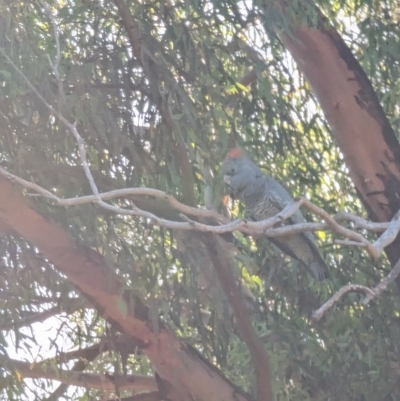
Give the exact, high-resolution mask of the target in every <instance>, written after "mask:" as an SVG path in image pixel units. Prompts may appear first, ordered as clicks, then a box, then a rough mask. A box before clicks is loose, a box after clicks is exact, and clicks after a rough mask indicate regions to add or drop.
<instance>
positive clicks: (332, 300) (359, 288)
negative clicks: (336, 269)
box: [311, 259, 400, 323]
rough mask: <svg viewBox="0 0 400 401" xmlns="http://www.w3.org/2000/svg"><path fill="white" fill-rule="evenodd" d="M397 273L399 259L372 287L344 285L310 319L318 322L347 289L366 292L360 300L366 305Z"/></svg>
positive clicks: (399, 272)
mask: <svg viewBox="0 0 400 401" xmlns="http://www.w3.org/2000/svg"><path fill="white" fill-rule="evenodd" d="M399 275H400V259H399V260H398V262H397V263H396V264H395V265H394V267H393V269H392V270H391V271H390V273H389V274H388V275H387V276H386V277H385V278H384V279H383V280H382V281H380V282H379V283H378V284H377V285H376V286H375V287H374V288H369V287H366V286H364V285H359V284H348V285H345V286H344V287H342V288H341V289H340V290H339V291H338V292H336V293H335V294H334V295H333V296H332V297H331V298H329V299H328V301H326V302H325V303H324V304H323V305H322V306H321V307H320V308H319V309H317V310H316V311H315V312H314V313H313V314H312V316H311V321H312V322H314V323H315V322H318V321H319V320H320V319H321V318H322V316H323V315H324V314H325V312H326V311H327V310H329V309H330V308H332V306H333V305H335V303H336V302H338V301H339V300H340V299H341V298H342V297H343V295H344V294H346V293H348V292H349V291H355V292H362V293H364V294H366V295H365V297H364V298H363V300H362V301H361V305H368V303H369V302H370V301H372V300H373V299H375V298H376V297H378V296H379V295H381V294H382V292H383V291H385V290H386V289H387V287H388V286H389V285H390V284H391V283H393V281H395V280H396V278H397V277H398V276H399Z"/></svg>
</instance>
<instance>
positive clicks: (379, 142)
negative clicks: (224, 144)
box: [280, 13, 400, 264]
mask: <svg viewBox="0 0 400 401" xmlns="http://www.w3.org/2000/svg"><path fill="white" fill-rule="evenodd" d="M319 19H320V20H319V23H318V28H310V27H307V26H292V31H293V36H292V35H287V34H284V33H282V32H280V37H281V39H282V42H283V44H284V45H285V47H286V48H287V49H288V50H289V51H290V53H291V54H292V56H293V58H294V59H295V60H296V62H297V64H298V66H299V68H300V69H301V70H302V71H303V73H304V75H305V76H306V78H307V80H308V81H309V82H310V84H311V86H312V88H313V91H314V93H315V95H316V97H317V98H318V100H319V102H320V104H321V107H322V109H323V111H324V114H325V117H326V119H327V121H328V123H329V125H330V127H331V130H332V134H333V136H334V138H335V139H336V141H337V144H338V146H339V148H340V150H341V152H342V153H343V156H344V160H345V163H346V165H347V167H348V169H349V172H350V177H351V179H352V181H353V182H354V185H355V187H356V190H357V192H358V194H359V196H360V199H361V201H362V203H363V204H364V206H365V208H366V209H367V211H368V214H369V216H370V218H371V219H372V220H374V221H381V222H383V221H388V220H390V219H391V218H392V217H393V215H394V214H395V213H396V212H397V211H398V210H399V208H400V144H399V142H398V140H397V138H396V136H395V133H394V131H393V129H392V127H391V126H390V123H389V121H388V119H387V117H386V115H385V113H384V111H383V109H382V107H381V105H380V104H379V100H378V98H377V95H376V93H375V91H374V89H373V87H372V84H371V82H370V81H369V79H368V77H367V75H366V74H365V72H364V70H363V69H362V68H361V66H360V64H359V63H358V61H357V60H356V58H355V57H354V55H353V54H352V52H351V50H350V49H349V48H348V46H347V45H346V44H345V43H344V41H343V39H342V38H341V37H340V35H339V34H338V32H336V31H335V29H333V28H332V27H331V26H330V25H329V23H328V21H327V20H326V18H325V17H324V16H323V15H322V14H321V13H319ZM386 251H387V254H388V256H389V259H390V261H391V263H392V264H395V263H396V262H397V260H398V259H399V257H400V241H399V238H398V239H397V240H396V242H395V243H393V244H392V245H391V246H390V247H388V248H387V249H386Z"/></svg>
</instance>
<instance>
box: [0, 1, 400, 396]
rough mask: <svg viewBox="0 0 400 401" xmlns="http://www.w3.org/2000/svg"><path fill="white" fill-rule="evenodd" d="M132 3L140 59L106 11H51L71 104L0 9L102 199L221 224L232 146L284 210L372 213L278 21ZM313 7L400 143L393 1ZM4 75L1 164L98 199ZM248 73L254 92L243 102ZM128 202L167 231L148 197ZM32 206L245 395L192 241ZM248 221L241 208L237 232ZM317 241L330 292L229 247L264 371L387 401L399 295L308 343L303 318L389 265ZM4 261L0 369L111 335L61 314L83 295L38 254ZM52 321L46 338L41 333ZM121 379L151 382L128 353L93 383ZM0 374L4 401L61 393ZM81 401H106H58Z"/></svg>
mask: <svg viewBox="0 0 400 401" xmlns="http://www.w3.org/2000/svg"><path fill="white" fill-rule="evenodd" d="M126 3H127V4H129V8H130V10H131V13H132V15H133V17H134V19H135V22H136V23H137V24H139V26H140V43H141V57H142V59H138V57H137V56H135V55H134V54H133V50H132V48H131V46H130V44H129V41H128V38H127V32H126V30H125V28H124V24H123V22H122V19H121V18H122V16H121V14H120V12H119V10H118V8H117V7H116V6H115V5H114V4H113V3H111V2H103V1H100V0H97V1H93V2H87V1H84V0H81V1H75V2H72V1H51V2H48V4H49V6H50V7H51V10H52V12H53V13H54V15H55V17H56V23H57V25H58V29H59V32H60V38H59V39H60V49H61V60H60V64H59V73H60V77H61V80H62V82H63V91H64V93H65V97H63V96H61V95H60V92H59V86H58V83H57V80H56V77H55V76H54V74H53V72H52V70H51V67H50V65H49V61H48V58H47V55H49V56H50V58H51V59H52V60H54V59H55V56H56V50H57V47H56V44H55V37H54V31H53V26H52V23H51V20H50V19H49V16H48V14H47V13H46V12H45V8H44V6H43V4H42V3H41V2H40V1H37V2H36V1H35V2H30V1H26V2H25V1H19V2H7V1H2V2H1V3H0V9H1V18H0V33H1V34H0V40H1V47H2V48H4V50H5V52H6V54H7V55H9V57H10V58H11V59H12V60H13V62H14V63H15V64H16V65H18V66H19V67H20V68H21V70H22V71H23V73H24V74H25V75H26V77H27V78H28V79H29V80H30V81H31V82H32V83H33V85H34V86H35V87H36V88H37V89H38V91H39V92H40V93H41V94H42V95H43V97H44V98H45V99H46V100H47V101H48V102H49V103H50V104H52V105H53V106H54V107H56V108H58V110H60V112H61V113H62V114H63V115H64V116H65V117H66V118H68V119H69V120H70V121H77V128H78V130H79V132H80V134H81V135H82V137H83V138H84V140H85V142H86V147H87V156H88V160H89V162H90V167H91V169H92V172H93V174H94V177H95V179H96V183H97V185H98V187H99V189H100V190H101V191H107V190H111V189H117V188H124V187H137V186H145V187H150V188H158V189H161V190H165V191H167V192H168V193H171V194H173V195H174V196H175V197H176V198H177V199H179V200H181V201H182V202H184V203H188V204H190V203H193V204H195V205H202V206H203V205H205V204H206V205H207V206H208V207H210V205H211V206H212V207H215V208H216V209H217V210H219V211H223V209H224V206H223V202H222V193H223V187H222V184H221V177H220V176H219V166H220V163H221V161H222V159H223V157H224V155H225V153H226V151H227V150H228V148H229V147H231V146H233V145H234V144H239V145H240V146H242V147H243V148H245V149H246V150H247V152H248V153H249V155H251V157H252V158H253V160H254V161H255V162H257V163H258V164H259V165H260V166H261V167H262V168H263V169H264V170H265V171H266V172H267V173H268V174H271V175H273V176H274V177H277V178H279V179H281V180H282V181H283V182H284V183H285V185H286V186H287V187H288V188H289V189H290V190H291V191H292V192H293V193H294V194H306V196H307V197H308V198H310V199H311V200H312V201H313V202H315V203H317V204H319V205H320V206H321V207H323V208H324V209H325V210H327V211H329V212H330V213H331V214H334V213H335V212H337V211H339V210H340V211H349V212H352V213H355V214H357V215H364V211H363V208H362V206H361V204H360V202H359V200H358V198H357V194H356V193H355V191H354V189H353V186H352V183H351V181H350V178H349V176H348V171H347V169H346V167H345V165H344V161H343V157H342V155H341V154H340V152H339V151H338V149H337V146H336V144H335V142H334V141H333V139H332V138H331V136H330V131H329V127H328V126H327V123H326V121H325V119H324V117H323V114H322V111H321V108H320V106H319V105H318V103H317V100H316V99H315V97H314V96H313V93H312V91H311V88H310V86H309V85H308V83H307V82H306V81H305V80H304V78H303V77H302V75H301V74H300V73H299V71H298V69H297V67H296V66H295V65H294V62H293V60H292V59H291V57H290V56H289V54H288V53H287V51H286V50H285V49H284V48H283V47H282V45H281V43H280V41H279V39H278V37H277V36H276V34H275V33H274V31H273V29H272V28H273V24H275V23H282V21H281V18H282V17H281V16H280V14H279V13H278V12H277V11H274V10H273V9H272V10H271V14H270V15H267V16H266V17H265V18H264V16H262V15H261V12H260V10H259V8H258V6H257V4H256V2H255V3H254V4H253V3H251V2H238V3H237V2H232V1H228V0H227V1H217V0H196V1H184V2H180V1H172V2H166V1H161V2H156V1H151V0H143V1H131V2H128V1H127V2H126ZM344 3H346V4H344ZM317 5H318V6H319V7H320V8H321V9H322V10H323V11H324V12H325V13H326V15H328V16H329V18H330V19H331V20H332V23H334V24H335V26H336V27H337V28H338V29H339V30H341V32H342V34H343V35H344V37H345V39H346V40H347V41H348V44H349V45H350V47H351V48H352V50H353V51H354V53H355V54H356V56H357V58H358V59H359V61H360V63H361V64H362V66H363V68H364V69H365V71H366V73H367V74H368V76H369V77H370V79H371V80H372V82H373V85H374V88H375V89H376V91H377V93H378V96H379V97H380V100H381V103H382V105H383V107H384V110H385V112H386V113H387V115H388V117H389V119H390V122H391V124H392V126H393V127H394V128H395V130H397V132H399V126H400V112H399V106H398V104H396V100H397V99H398V97H399V92H400V78H399V77H400V76H399V71H400V69H399V61H398V60H399V54H400V39H399V38H400V35H399V34H398V33H399V32H398V31H399V29H400V28H399V26H400V24H399V23H398V22H399V15H400V9H399V5H398V4H396V2H392V1H389V0H388V1H385V2H376V1H370V0H364V1H362V2H361V1H354V2H337V1H325V0H321V1H320V2H318V4H317ZM303 12H305V13H307V9H306V11H303ZM382 13H383V14H384V17H383V18H382ZM396 33H397V34H396ZM2 60H3V63H2V66H1V67H0V80H1V86H0V122H1V130H2V135H1V136H0V146H1V153H0V161H1V166H2V167H5V168H7V169H8V170H9V171H10V172H13V173H14V174H16V175H19V176H21V177H24V178H25V179H27V180H32V181H34V182H36V183H38V184H39V185H41V186H43V187H45V188H47V189H49V190H51V191H53V192H54V193H56V194H57V196H60V197H65V198H68V197H76V196H82V195H84V194H90V193H91V190H90V187H89V184H88V182H87V180H86V178H85V176H84V172H83V169H82V168H81V161H80V157H79V153H78V151H77V144H76V141H75V139H74V138H73V137H72V135H71V134H70V132H69V131H68V130H67V129H66V128H65V126H63V124H62V123H61V122H60V121H59V120H58V119H57V118H55V117H54V116H53V115H52V114H51V113H50V112H49V110H48V109H47V108H46V107H45V105H44V104H43V103H42V102H41V101H40V100H39V99H38V98H37V96H36V95H35V94H34V93H33V92H32V91H31V90H30V88H29V87H28V86H27V85H26V83H25V82H24V81H23V79H22V78H21V76H20V75H18V74H17V73H16V71H15V70H14V69H13V68H12V67H11V66H10V65H9V64H8V63H7V62H6V61H5V59H2ZM251 72H253V73H254V74H255V76H256V78H257V79H255V80H253V81H252V82H251V84H250V85H247V84H246V83H245V84H243V83H242V82H243V81H242V80H243V79H244V77H246V76H247V75H248V74H249V73H251ZM182 148H183V149H185V152H183V153H182ZM186 158H187V159H186ZM187 166H189V169H188V168H187ZM193 199H194V202H192V200H193ZM133 201H134V202H136V205H137V206H138V207H142V208H147V210H149V211H151V212H152V213H155V214H157V215H159V216H163V217H166V218H169V219H172V220H174V219H179V215H177V213H176V212H175V211H173V210H171V209H170V208H169V207H168V206H167V205H166V204H164V203H162V202H159V201H156V200H155V199H143V198H140V199H139V198H135V199H133ZM31 202H32V203H33V204H34V206H35V208H36V209H37V210H39V211H40V212H41V213H42V214H44V215H46V216H47V217H48V218H49V219H53V220H55V221H57V223H58V224H59V225H61V226H62V227H64V228H65V229H67V230H68V232H69V233H70V235H71V236H72V237H73V238H74V240H75V241H76V242H79V243H82V244H85V245H86V246H87V247H88V248H92V249H93V250H96V251H98V252H99V253H100V254H101V255H103V256H104V257H105V258H106V259H107V261H108V262H109V265H110V266H112V268H113V269H115V270H116V272H117V273H118V275H119V276H120V277H121V278H122V279H123V282H124V284H125V286H126V288H127V289H130V290H132V291H133V292H134V293H135V294H137V295H138V296H139V297H140V298H141V299H142V300H143V301H145V303H146V304H147V305H149V306H150V313H151V315H152V321H153V322H154V324H155V325H156V324H158V323H157V317H158V316H160V315H161V316H162V318H163V319H164V320H165V321H166V322H167V323H168V324H169V325H170V327H171V328H172V329H173V330H174V331H175V332H176V333H177V334H178V335H179V337H181V338H183V339H185V341H186V342H187V343H189V344H191V345H192V346H193V347H194V348H196V349H197V350H198V351H199V352H200V353H201V354H202V355H203V356H204V357H205V358H207V359H208V360H209V361H212V362H213V363H214V364H215V365H216V366H217V367H218V368H220V369H221V371H222V372H223V373H224V375H226V376H227V377H228V378H230V379H231V380H232V381H233V382H234V383H235V384H236V385H238V386H241V387H242V388H243V389H244V390H246V391H248V392H250V393H254V389H253V388H254V383H253V382H252V378H251V377H252V366H251V363H250V360H249V355H248V351H247V349H246V347H245V346H244V344H243V342H242V341H241V340H240V338H239V336H238V333H237V330H236V327H235V322H234V321H233V319H232V316H231V311H230V307H229V305H228V304H227V301H226V299H225V297H224V296H223V295H222V293H221V290H220V288H219V286H218V283H217V280H216V277H215V273H214V272H213V271H212V268H211V267H210V263H209V260H208V259H207V255H206V254H205V249H204V248H202V247H201V246H199V244H197V243H196V241H195V239H194V237H192V235H191V233H190V232H189V233H183V234H182V233H181V232H174V231H169V230H166V229H163V228H160V227H158V226H155V225H153V224H152V223H151V222H150V221H149V220H146V219H144V218H131V217H129V218H128V217H124V216H116V215H112V214H110V213H108V212H106V211H104V210H102V209H100V208H99V207H96V206H95V205H89V206H88V205H86V206H78V207H71V208H61V207H58V206H55V205H52V204H51V202H48V201H46V200H44V199H42V198H37V197H33V198H32V199H31ZM120 204H121V205H123V201H121V203H120ZM241 213H242V210H241V207H240V205H237V204H234V208H233V214H234V215H238V214H239V215H240V214H241ZM308 217H310V218H311V216H310V215H308ZM318 237H319V245H320V247H321V249H322V251H323V253H324V254H325V256H326V260H327V262H328V264H329V266H330V271H331V275H332V277H331V280H329V281H328V282H324V283H322V284H317V283H315V282H313V281H312V280H311V278H310V277H309V276H307V275H306V274H304V270H302V269H300V268H298V266H297V264H296V263H295V262H292V261H290V260H289V259H286V258H282V256H281V255H280V253H277V252H275V251H274V250H273V249H272V248H269V249H268V252H267V254H266V256H265V255H263V256H260V255H259V252H258V251H257V250H256V249H255V248H254V244H253V243H252V241H251V240H250V239H249V238H245V237H243V236H242V235H236V237H235V238H236V239H235V240H234V241H233V245H232V246H236V247H237V249H238V251H237V261H238V267H239V268H238V271H237V273H238V274H240V275H241V279H242V282H243V283H244V284H246V286H247V287H248V288H249V289H250V290H251V294H252V297H249V299H248V306H249V310H250V311H251V315H252V318H253V323H254V327H255V328H256V330H257V332H258V333H259V335H260V337H261V338H262V340H263V341H264V343H265V347H266V349H267V350H268V351H269V354H270V357H271V363H272V365H273V374H274V389H275V392H276V398H277V400H314V399H315V400H343V399H347V400H355V401H356V400H357V401H362V400H376V399H382V400H383V399H385V400H390V399H393V400H395V399H397V398H398V397H399V391H400V390H399V388H398V386H397V383H398V380H399V379H398V377H399V373H398V372H399V371H398V368H397V367H396V366H397V365H396V364H397V362H396V361H397V359H398V355H399V352H400V350H399V344H400V328H399V325H398V320H399V313H398V310H399V306H400V305H399V298H398V295H397V294H396V293H394V291H391V290H389V291H388V292H387V293H384V294H383V295H382V296H381V297H380V298H379V300H377V302H376V303H374V304H371V305H370V306H368V307H365V308H362V307H360V306H358V305H359V303H358V301H359V300H360V295H354V294H349V295H347V296H346V297H345V298H344V299H343V300H342V301H341V302H340V303H339V304H338V306H337V307H336V308H335V309H333V310H331V311H330V312H329V313H328V314H327V316H326V317H325V318H324V320H323V321H321V322H320V323H318V324H316V325H314V326H310V324H309V319H308V318H309V313H310V312H311V311H312V310H313V309H315V308H316V307H318V306H319V305H321V304H322V303H323V302H324V301H325V300H326V299H327V298H328V297H329V295H331V294H332V293H333V292H335V291H336V290H337V289H339V288H340V287H341V286H342V285H344V284H346V283H348V282H354V283H359V284H365V285H368V286H373V285H374V284H375V283H377V282H378V281H379V280H380V279H381V278H382V277H383V276H384V275H385V274H387V272H388V271H389V266H388V264H387V263H386V262H385V260H383V259H381V260H379V261H378V262H377V263H373V262H372V261H371V260H370V259H369V258H368V256H367V254H366V253H365V252H364V251H363V250H361V249H358V248H354V247H352V248H350V247H344V246H339V245H335V244H333V240H334V239H335V238H336V236H335V235H333V234H330V233H328V232H327V233H320V234H319V235H318ZM371 238H372V237H371ZM231 240H232V238H231ZM1 251H2V266H1V270H0V272H1V274H0V278H1V284H2V286H1V287H2V289H1V291H0V298H1V299H0V302H1V307H2V313H1V315H0V328H1V329H2V330H3V335H4V336H2V337H0V346H1V348H0V353H4V354H6V353H8V354H9V355H10V356H12V355H15V353H16V354H17V355H18V358H16V359H26V360H29V361H34V360H35V361H39V360H41V359H45V358H47V357H50V356H54V355H55V354H57V353H60V352H62V351H64V352H65V351H68V350H70V349H72V348H73V347H74V349H77V348H86V347H88V346H91V345H93V344H95V343H98V342H99V341H100V339H101V338H109V337H110V336H112V335H113V334H112V333H113V330H115V329H114V328H112V327H111V325H110V324H109V323H107V322H106V321H105V320H104V319H103V318H102V317H101V316H100V315H99V314H98V313H97V312H96V311H95V310H93V309H91V307H90V304H88V303H85V304H83V305H81V304H76V303H73V302H74V301H73V299H74V298H76V297H79V295H78V294H77V292H76V290H75V289H74V287H73V286H72V285H71V284H70V283H69V282H68V281H67V280H66V279H65V277H63V276H62V275H61V274H60V273H59V272H57V271H56V270H55V269H54V267H53V266H52V265H51V264H50V263H49V262H48V261H47V260H46V259H45V258H44V257H43V256H42V255H41V254H40V253H39V252H38V251H37V249H35V248H34V247H32V246H31V245H30V244H28V243H26V242H25V241H24V240H23V239H21V238H19V237H18V236H16V235H4V236H3V237H2V238H1ZM71 304H72V306H71ZM60 305H61V306H63V307H62V308H61V309H57V311H55V312H54V313H53V314H49V316H45V317H39V316H41V315H38V314H39V313H41V312H42V311H44V310H48V309H51V308H54V307H56V306H60ZM121 308H123V305H121ZM62 311H65V313H61V312H62ZM45 318H46V319H47V318H49V319H50V323H48V324H45V323H43V324H41V323H33V322H39V321H43V320H44V319H45ZM44 328H49V331H48V332H47V331H45V330H44ZM71 367H72V365H71V363H67V364H64V365H63V368H64V369H67V368H68V369H71ZM125 369H127V372H130V373H141V374H152V373H153V371H152V367H151V363H150V361H149V360H148V359H147V357H144V356H143V355H141V352H140V350H137V352H136V353H132V354H130V355H129V360H128V362H127V361H125V360H124V357H123V355H120V354H119V353H118V352H116V351H112V350H110V351H109V352H108V353H107V352H104V353H102V354H100V355H99V357H97V358H96V359H95V360H94V361H91V362H90V363H89V364H88V366H87V367H86V370H85V371H86V372H94V373H104V372H110V373H111V374H116V373H120V372H124V371H125ZM1 370H2V376H3V379H2V381H3V383H2V387H3V393H4V396H6V394H7V397H8V398H9V399H15V400H19V399H21V400H23V399H43V397H45V396H48V395H49V394H50V393H51V392H52V391H54V382H51V381H46V380H44V379H34V380H33V382H31V383H29V381H28V380H23V379H22V378H21V377H20V375H19V374H18V370H14V372H13V374H12V375H11V376H9V371H8V370H6V369H5V368H4V369H3V368H2V369H1ZM396 386H397V387H396ZM117 393H118V389H117ZM78 394H79V396H80V397H81V398H80V399H82V400H86V399H87V400H89V399H98V398H100V397H101V396H102V394H103V390H101V389H88V390H82V388H80V389H79V390H76V388H74V387H73V386H72V387H70V388H69V390H68V391H66V392H65V393H64V395H63V397H65V399H78ZM121 395H124V393H123V392H122V393H121ZM386 395H387V398H385V397H386ZM390 397H392V398H390ZM396 397H397V398H396Z"/></svg>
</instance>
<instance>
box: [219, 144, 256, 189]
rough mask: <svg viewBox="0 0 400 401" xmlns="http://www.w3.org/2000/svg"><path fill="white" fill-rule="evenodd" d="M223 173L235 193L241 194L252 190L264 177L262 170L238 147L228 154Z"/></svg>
mask: <svg viewBox="0 0 400 401" xmlns="http://www.w3.org/2000/svg"><path fill="white" fill-rule="evenodd" d="M221 173H222V174H223V176H224V181H225V182H226V183H227V184H228V185H229V186H230V188H231V189H232V190H233V192H234V194H235V195H239V196H240V195H241V194H246V193H247V192H249V191H251V192H252V191H253V190H254V188H255V186H256V185H257V182H259V180H260V178H261V177H262V172H261V170H260V169H259V168H258V167H257V166H256V165H255V164H254V163H253V162H252V161H251V160H250V159H248V158H247V157H246V156H245V155H244V154H243V153H242V151H241V150H240V149H238V148H234V149H232V150H231V151H230V152H229V153H228V154H227V155H226V157H225V159H224V161H223V162H222V166H221Z"/></svg>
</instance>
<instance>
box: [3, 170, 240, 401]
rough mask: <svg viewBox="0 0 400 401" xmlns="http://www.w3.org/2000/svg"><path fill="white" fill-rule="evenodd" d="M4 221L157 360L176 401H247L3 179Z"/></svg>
mask: <svg viewBox="0 0 400 401" xmlns="http://www.w3.org/2000/svg"><path fill="white" fill-rule="evenodd" d="M0 220H1V221H2V222H4V223H5V224H6V225H7V226H9V227H11V228H12V229H13V231H15V232H17V233H18V234H19V235H21V236H22V237H23V238H24V239H25V240H27V241H29V242H30V243H31V244H33V245H34V246H36V247H37V248H38V249H39V251H40V252H41V253H42V254H43V255H44V256H45V257H46V258H47V259H48V260H49V261H50V262H52V263H53V264H54V266H55V268H56V269H57V270H59V271H60V272H61V273H63V274H65V276H66V277H67V278H68V280H70V281H71V282H72V283H73V284H74V285H75V286H76V287H77V288H78V289H79V290H80V292H81V293H82V294H83V295H84V296H85V297H86V298H87V299H89V300H90V301H91V302H92V303H93V305H94V306H95V307H96V309H98V311H99V312H100V313H101V314H102V315H103V316H104V317H105V318H106V319H107V320H108V321H110V322H111V323H113V324H114V325H115V326H116V327H118V328H119V329H120V330H121V331H122V332H123V333H126V334H128V335H130V336H131V337H133V338H134V339H135V341H137V343H138V344H140V348H141V349H142V350H143V352H144V353H145V354H146V355H147V356H148V357H149V358H150V360H151V361H152V363H153V365H154V367H155V369H156V372H157V374H158V377H159V379H160V380H159V381H158V384H159V387H160V388H159V390H160V392H161V393H162V395H165V396H166V397H167V396H168V398H170V399H172V400H174V401H180V400H181V401H186V400H191V399H196V400H204V401H214V400H215V401H222V400H224V401H229V400H231V401H245V400H246V398H245V396H244V395H242V394H240V393H239V392H238V390H237V389H236V388H235V387H234V386H233V385H232V384H231V383H229V382H228V380H226V379H225V378H224V377H223V376H222V375H221V373H220V372H219V371H218V370H217V369H215V368H214V367H213V366H211V365H210V364H208V363H207V362H206V361H204V360H203V359H201V358H200V357H199V356H198V355H197V353H196V352H194V351H193V350H192V349H190V348H189V347H187V346H186V345H185V344H184V343H183V342H182V341H180V340H179V339H178V338H177V337H176V336H175V335H174V334H173V333H172V332H171V331H169V330H168V328H167V327H165V326H164V325H163V324H162V323H161V322H160V323H159V327H158V328H154V327H153V325H152V323H151V322H150V320H149V313H148V308H147V307H145V306H144V305H142V304H141V303H140V301H139V300H134V299H133V297H131V296H129V294H128V293H126V292H124V290H123V284H122V283H121V282H120V280H119V279H118V277H117V276H116V275H115V273H114V272H113V271H112V269H110V268H109V267H108V266H107V264H106V262H105V260H104V259H103V257H102V256H101V255H100V254H99V253H97V252H95V251H93V250H91V249H89V248H86V247H84V246H82V245H79V244H76V243H75V242H74V241H73V240H72V238H70V236H69V235H68V233H67V232H66V231H65V230H64V229H63V228H61V227H60V226H58V225H57V224H56V223H55V222H53V221H51V220H49V219H47V218H46V217H43V216H41V215H40V214H38V213H37V212H36V211H35V210H33V209H32V208H31V207H29V205H28V204H27V203H26V200H25V199H24V198H23V197H22V195H21V194H20V192H19V191H18V190H17V189H15V188H14V187H13V186H12V184H11V183H10V182H9V181H7V180H6V179H5V178H3V177H0Z"/></svg>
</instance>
